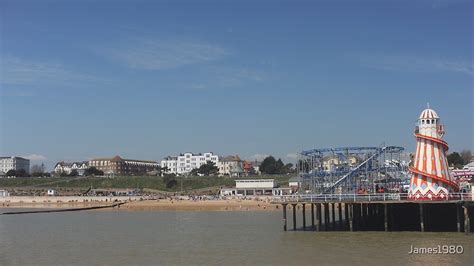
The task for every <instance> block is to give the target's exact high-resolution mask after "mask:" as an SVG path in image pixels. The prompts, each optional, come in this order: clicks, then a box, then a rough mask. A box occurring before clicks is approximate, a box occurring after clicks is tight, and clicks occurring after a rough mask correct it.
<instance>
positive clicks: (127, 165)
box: [89, 155, 160, 175]
mask: <svg viewBox="0 0 474 266" xmlns="http://www.w3.org/2000/svg"><path fill="white" fill-rule="evenodd" d="M159 166H160V164H159V163H158V162H155V161H144V160H131V159H124V158H122V157H120V156H118V155H117V156H115V157H113V158H97V159H92V160H90V161H89V167H95V168H96V169H98V170H101V171H103V172H104V174H106V175H140V174H146V173H147V172H151V171H155V170H156V169H157V168H158V167H159Z"/></svg>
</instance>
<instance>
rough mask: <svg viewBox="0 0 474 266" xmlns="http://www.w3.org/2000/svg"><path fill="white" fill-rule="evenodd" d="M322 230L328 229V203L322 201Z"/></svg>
mask: <svg viewBox="0 0 474 266" xmlns="http://www.w3.org/2000/svg"><path fill="white" fill-rule="evenodd" d="M324 230H325V231H328V230H329V203H324Z"/></svg>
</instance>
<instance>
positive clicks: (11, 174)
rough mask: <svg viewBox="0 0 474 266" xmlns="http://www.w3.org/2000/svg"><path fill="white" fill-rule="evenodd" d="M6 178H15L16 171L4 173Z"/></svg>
mask: <svg viewBox="0 0 474 266" xmlns="http://www.w3.org/2000/svg"><path fill="white" fill-rule="evenodd" d="M6 175H7V176H16V171H15V170H13V169H11V170H9V171H8V172H7V173H6Z"/></svg>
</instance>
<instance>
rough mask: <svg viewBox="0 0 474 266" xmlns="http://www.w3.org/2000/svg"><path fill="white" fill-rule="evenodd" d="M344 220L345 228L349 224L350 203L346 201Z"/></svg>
mask: <svg viewBox="0 0 474 266" xmlns="http://www.w3.org/2000/svg"><path fill="white" fill-rule="evenodd" d="M344 220H345V221H346V226H345V229H346V230H347V227H348V226H349V204H347V203H344Z"/></svg>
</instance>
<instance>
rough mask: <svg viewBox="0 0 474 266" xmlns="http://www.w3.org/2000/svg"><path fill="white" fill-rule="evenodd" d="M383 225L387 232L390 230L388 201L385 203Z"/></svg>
mask: <svg viewBox="0 0 474 266" xmlns="http://www.w3.org/2000/svg"><path fill="white" fill-rule="evenodd" d="M383 225H384V228H385V232H388V205H387V203H384V204H383Z"/></svg>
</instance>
